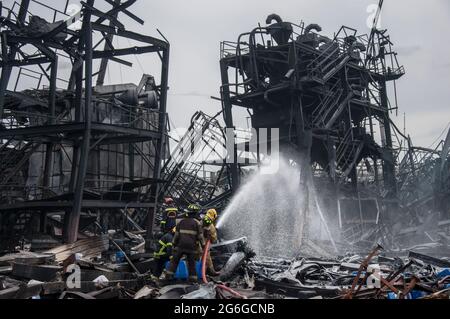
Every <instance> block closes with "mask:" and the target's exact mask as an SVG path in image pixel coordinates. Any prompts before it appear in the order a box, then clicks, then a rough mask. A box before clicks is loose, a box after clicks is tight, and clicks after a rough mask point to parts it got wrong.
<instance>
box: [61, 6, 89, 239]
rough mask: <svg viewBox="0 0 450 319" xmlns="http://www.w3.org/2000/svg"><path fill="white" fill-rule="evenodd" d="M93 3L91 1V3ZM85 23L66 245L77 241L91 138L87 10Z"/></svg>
mask: <svg viewBox="0 0 450 319" xmlns="http://www.w3.org/2000/svg"><path fill="white" fill-rule="evenodd" d="M91 2H93V1H91ZM86 15H87V16H88V18H86V20H85V22H84V23H83V33H84V34H83V38H84V47H85V59H84V63H85V93H84V133H83V141H82V145H81V150H80V151H81V152H80V160H79V165H78V172H77V179H76V183H75V189H74V191H75V192H74V198H73V209H72V211H71V213H70V214H69V215H68V216H66V218H68V220H67V223H66V229H65V231H64V239H65V241H66V242H67V243H72V242H75V241H76V240H77V235H78V226H79V221H80V214H81V209H82V202H83V192H84V179H85V177H86V171H87V165H88V159H89V149H90V138H91V117H92V26H91V21H90V11H89V9H87V12H86ZM85 17H86V16H85Z"/></svg>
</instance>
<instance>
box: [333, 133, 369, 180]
mask: <svg viewBox="0 0 450 319" xmlns="http://www.w3.org/2000/svg"><path fill="white" fill-rule="evenodd" d="M363 148H364V141H359V140H355V139H353V134H352V130H351V129H350V130H348V132H347V134H346V135H345V137H344V139H343V140H342V142H341V143H340V144H339V147H338V148H337V149H336V163H337V166H338V167H339V168H340V170H341V172H342V177H343V178H345V177H347V176H348V175H349V174H350V172H351V170H352V169H353V168H354V167H355V165H357V163H358V159H359V156H360V155H361V152H362V150H363Z"/></svg>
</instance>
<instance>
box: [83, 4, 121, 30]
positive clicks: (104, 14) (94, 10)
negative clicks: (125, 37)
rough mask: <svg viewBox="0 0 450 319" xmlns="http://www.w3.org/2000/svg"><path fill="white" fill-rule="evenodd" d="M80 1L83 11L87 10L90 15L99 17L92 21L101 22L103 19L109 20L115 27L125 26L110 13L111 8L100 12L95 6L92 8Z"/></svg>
mask: <svg viewBox="0 0 450 319" xmlns="http://www.w3.org/2000/svg"><path fill="white" fill-rule="evenodd" d="M80 3H81V4H82V5H83V7H84V10H85V11H86V10H89V11H90V14H91V15H93V16H97V17H99V19H98V20H97V21H95V22H93V23H102V22H103V21H105V20H109V21H110V22H111V23H112V24H113V25H115V26H116V27H117V28H119V29H125V26H124V25H123V24H122V23H121V22H120V21H119V20H117V19H116V18H115V17H114V16H113V15H111V14H110V12H113V10H110V11H108V12H102V11H100V10H98V9H97V8H94V6H91V5H89V4H87V3H85V2H83V1H80Z"/></svg>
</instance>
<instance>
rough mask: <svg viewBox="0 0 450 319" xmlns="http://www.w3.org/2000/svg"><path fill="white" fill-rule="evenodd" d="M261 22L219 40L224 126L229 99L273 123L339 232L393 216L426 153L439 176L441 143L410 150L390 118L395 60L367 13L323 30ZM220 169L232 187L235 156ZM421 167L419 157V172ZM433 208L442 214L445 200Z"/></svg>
mask: <svg viewBox="0 0 450 319" xmlns="http://www.w3.org/2000/svg"><path fill="white" fill-rule="evenodd" d="M380 9H381V5H380ZM266 24H267V26H265V27H262V26H260V25H259V26H258V27H256V28H254V29H253V30H251V31H249V32H245V33H242V34H241V35H239V37H238V40H237V41H235V42H229V41H226V42H222V44H221V60H220V66H221V76H222V86H221V97H222V105H223V111H224V120H225V123H226V127H227V128H230V129H232V128H233V127H234V122H233V114H232V109H233V107H244V108H246V109H247V110H249V111H250V112H251V114H250V115H251V121H252V127H253V128H255V129H256V134H258V129H260V128H277V129H279V135H280V137H279V140H277V142H279V143H280V149H281V153H284V154H285V156H287V157H289V158H290V159H291V160H294V161H295V162H297V163H298V164H299V165H300V166H301V167H306V166H310V165H311V166H312V168H313V173H314V176H315V183H317V184H319V185H321V186H320V187H321V189H322V190H323V191H324V193H325V194H327V195H326V196H323V197H324V198H325V199H324V201H325V203H324V204H325V205H326V207H328V211H331V212H338V214H334V215H333V216H331V218H332V220H333V221H335V222H336V224H339V225H340V228H341V231H342V233H343V236H344V238H345V239H349V240H350V238H351V237H353V238H354V239H357V240H361V239H364V238H365V236H367V237H368V236H369V235H371V234H372V233H373V231H374V228H373V227H371V229H370V231H369V228H365V227H364V225H367V226H369V225H371V226H374V225H379V223H380V214H382V215H383V216H382V217H383V221H384V223H393V222H394V221H395V220H396V219H397V218H398V216H399V215H401V214H400V208H401V209H402V210H403V209H404V208H405V201H404V200H405V199H406V198H405V197H408V196H409V197H416V196H419V195H418V194H417V192H420V190H419V189H416V190H413V191H411V189H409V190H408V191H407V190H406V187H408V186H409V187H411V188H415V187H417V182H418V181H419V179H421V177H420V174H419V172H418V171H416V169H415V168H414V166H415V165H419V163H420V162H422V163H423V164H425V161H426V160H427V158H429V157H432V155H433V154H434V155H436V156H437V157H439V158H440V160H439V161H438V162H437V164H438V166H439V165H442V167H440V168H439V171H436V170H433V169H432V168H429V171H432V172H434V173H438V174H444V175H445V176H446V177H445V178H444V179H445V180H448V176H449V173H448V169H447V170H445V171H444V167H446V165H448V160H447V154H448V146H446V147H447V151H446V152H445V148H444V150H443V151H442V152H439V151H437V150H434V151H433V150H432V151H429V153H430V156H428V157H420V158H419V157H418V155H417V152H418V151H419V150H420V148H414V147H413V146H412V143H411V141H410V139H409V144H408V143H406V141H408V137H405V136H404V134H402V132H401V131H400V130H399V129H398V128H397V127H396V126H395V124H394V123H393V122H392V120H391V118H390V113H391V112H392V111H396V110H397V93H396V86H395V81H396V80H398V79H399V78H401V77H402V76H403V75H404V74H405V70H404V67H403V66H401V65H400V64H399V63H398V61H397V53H396V52H395V51H394V50H393V43H392V41H391V39H390V37H389V35H388V34H387V31H386V30H378V29H377V28H376V27H375V26H376V24H377V23H376V21H375V22H374V27H373V29H372V31H371V33H370V34H369V35H360V34H358V32H357V30H355V29H352V28H349V27H346V26H343V27H341V28H340V29H339V31H338V32H336V33H334V36H332V37H328V36H325V35H323V34H321V33H320V32H321V31H322V28H321V27H320V26H319V25H317V24H310V25H305V24H304V23H303V22H302V23H301V24H300V25H297V24H294V23H291V22H286V21H283V20H282V19H281V17H280V16H278V15H276V14H271V15H269V16H268V17H267V20H266ZM389 84H393V85H392V86H389ZM390 88H392V91H389V92H391V93H392V95H394V97H395V98H394V102H393V103H391V102H390V99H389V97H388V96H389V94H388V90H391V89H390ZM261 143H266V141H265V140H262V139H261V138H260V137H259V136H257V137H256V144H257V146H256V150H257V151H256V152H257V155H258V160H260V159H259V156H260V151H259V149H260V144H261ZM238 148H239V147H237V143H235V150H236V149H238ZM251 149H252V148H251V147H249V145H247V150H251ZM404 154H406V155H407V156H406V157H405V158H404V159H403V158H402V157H401V156H403V155H404ZM235 156H236V155H235ZM445 163H447V164H445ZM399 164H400V165H399ZM406 167H408V172H405V168H406ZM230 169H231V176H232V187H233V189H234V190H236V189H237V188H238V187H239V184H240V165H239V161H237V160H234V161H233V163H232V164H230ZM425 170H426V168H424V166H422V172H423V173H424V174H425V172H424V171H425ZM302 171H306V170H302ZM430 174H431V172H429V173H428V175H430ZM411 175H412V176H414V178H415V179H414V180H413V179H412V178H411ZM431 175H433V174H431ZM302 178H306V176H304V177H302ZM433 179H434V178H433ZM440 181H441V182H442V181H443V179H440ZM421 182H424V181H423V180H421ZM428 182H430V183H429V185H434V183H433V182H432V181H431V180H429V181H428ZM439 185H442V186H444V185H443V184H442V183H441V184H439ZM444 189H445V188H444ZM446 189H447V190H448V185H447V188H446ZM399 192H400V193H399ZM407 192H408V194H407V195H406V194H405V193H407ZM440 193H441V195H439V199H438V201H440V202H441V203H442V202H445V201H446V200H445V199H444V198H447V201H448V192H446V195H443V193H445V192H444V191H441V192H440ZM435 194H436V192H428V193H427V194H426V196H428V199H430V198H435ZM442 196H444V197H442ZM410 199H411V198H410ZM410 206H413V205H410ZM439 209H440V211H442V212H443V213H444V212H445V214H443V215H446V218H448V213H449V209H448V207H442V206H441V207H440V208H439ZM402 214H403V216H405V214H406V212H405V211H404V210H403V213H402ZM442 217H444V216H442ZM385 225H386V224H385ZM355 228H356V230H355Z"/></svg>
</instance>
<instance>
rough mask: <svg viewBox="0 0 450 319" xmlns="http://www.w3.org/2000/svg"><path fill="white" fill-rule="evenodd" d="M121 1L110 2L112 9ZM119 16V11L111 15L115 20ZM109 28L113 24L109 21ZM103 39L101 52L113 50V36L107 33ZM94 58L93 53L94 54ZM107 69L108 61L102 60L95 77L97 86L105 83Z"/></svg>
mask: <svg viewBox="0 0 450 319" xmlns="http://www.w3.org/2000/svg"><path fill="white" fill-rule="evenodd" d="M120 1H121V0H114V1H112V3H111V5H112V6H113V7H116V6H117V5H120ZM118 14H119V11H117V12H115V13H113V17H114V18H117V16H118ZM109 26H110V27H113V23H112V22H111V21H110V22H109ZM104 37H105V46H104V48H103V51H105V50H111V49H113V47H112V45H111V42H112V40H113V37H114V34H112V33H108V34H106V35H104ZM94 56H95V53H94ZM107 67H108V59H107V58H106V57H104V58H102V61H101V62H100V68H99V71H98V75H97V85H103V82H104V81H105V75H106V68H107Z"/></svg>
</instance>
